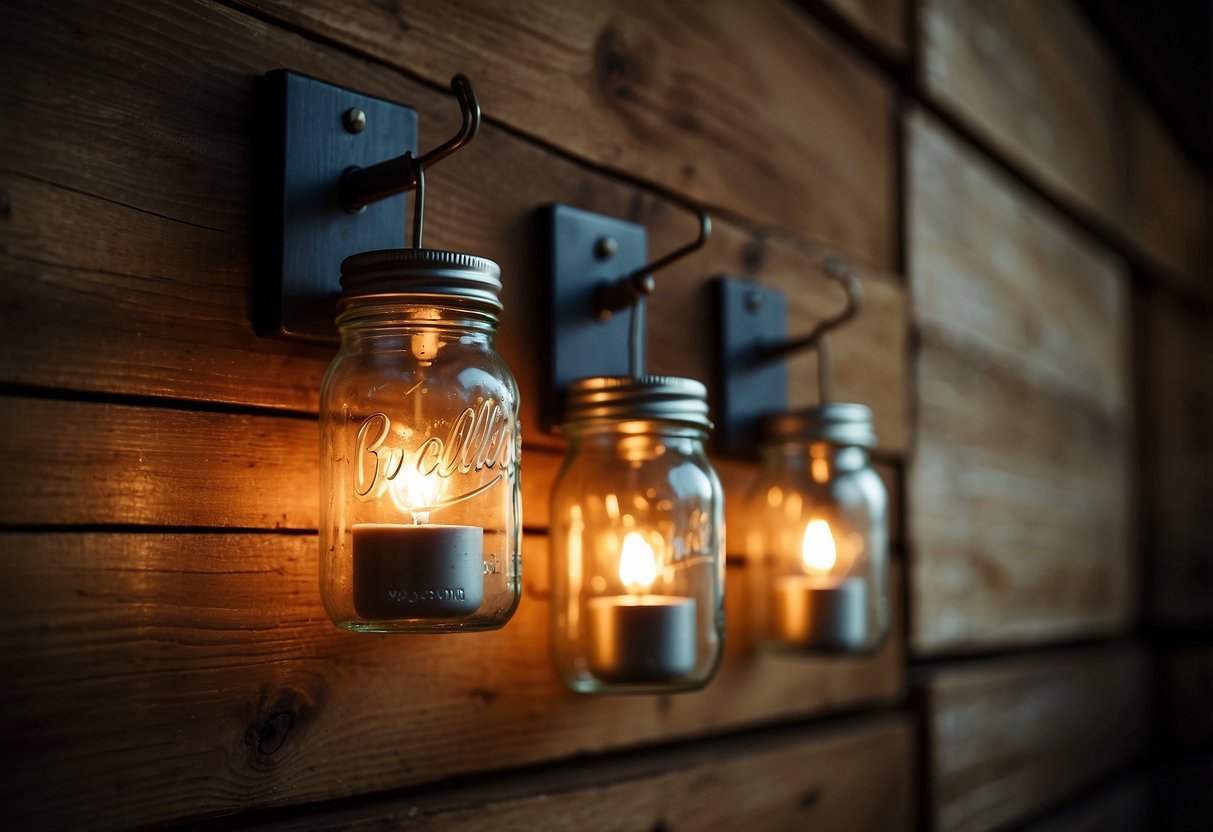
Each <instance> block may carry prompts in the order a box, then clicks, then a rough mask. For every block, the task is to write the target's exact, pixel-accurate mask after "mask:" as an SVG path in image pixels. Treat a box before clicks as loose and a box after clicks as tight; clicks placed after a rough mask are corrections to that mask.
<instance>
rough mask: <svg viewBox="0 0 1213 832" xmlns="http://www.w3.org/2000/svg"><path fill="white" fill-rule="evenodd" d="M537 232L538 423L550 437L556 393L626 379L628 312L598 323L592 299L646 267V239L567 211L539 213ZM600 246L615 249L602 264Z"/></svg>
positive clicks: (558, 404) (628, 228)
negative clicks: (542, 293)
mask: <svg viewBox="0 0 1213 832" xmlns="http://www.w3.org/2000/svg"><path fill="white" fill-rule="evenodd" d="M541 226H542V228H543V231H544V233H545V234H546V241H545V243H546V244H545V253H546V255H547V272H548V307H547V316H546V317H547V330H548V367H547V372H546V373H545V374H544V378H545V384H544V385H543V389H542V402H541V407H540V419H541V421H542V422H543V426H544V429H545V430H549V431H550V430H553V429H554V428H555V427H556V426H557V425H559V423H560V413H561V408H562V406H563V394H564V390H565V388H567V387H568V386H569V384H570V383H571V382H573V381H575V380H576V379H579V378H586V377H587V376H625V375H627V374H628V372H629V369H630V367H629V364H628V331H629V327H630V325H631V321H632V311H631V309H624V310H621V311H619V312H616V313H614V314H613V315H611V317H610V318H609V319H607V320H603V319H602V318H601V317H599V315H598V310H597V305H596V299H597V296H598V293H599V291H600V290H601V289H602V287H603V286H605V285H608V284H609V283H610V282H611V281H613V280H617V279H619V278H621V277H623V276H625V275H627V274H628V273H629V272H631V271H632V270H633V269H638V268H640V267H641V266H643V265H644V264H645V263H646V262H647V254H648V233H647V231H646V230H645V228H644V226H642V225H637V224H635V223H630V222H625V221H624V220H618V219H615V218H614V217H606V216H603V215H602V214H595V213H592V212H590V211H583V210H581V209H580V208H573V207H572V206H569V205H547V206H544V208H543V209H542V215H541ZM604 238H609V239H612V240H614V241H615V243H616V247H615V250H614V253H613V254H611V255H610V256H603V252H602V251H601V250H600V247H599V240H601V239H604Z"/></svg>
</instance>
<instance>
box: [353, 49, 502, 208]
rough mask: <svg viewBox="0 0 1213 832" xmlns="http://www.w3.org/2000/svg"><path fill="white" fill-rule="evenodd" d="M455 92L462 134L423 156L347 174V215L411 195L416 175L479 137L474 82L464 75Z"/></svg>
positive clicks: (456, 80)
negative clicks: (376, 203) (369, 206)
mask: <svg viewBox="0 0 1213 832" xmlns="http://www.w3.org/2000/svg"><path fill="white" fill-rule="evenodd" d="M451 91H452V92H454V93H455V96H456V97H457V98H458V99H459V110H460V112H461V113H462V114H463V124H462V125H461V126H460V128H459V132H458V133H456V134H455V135H454V136H453V137H451V138H450V139H448V140H447V141H445V142H443V143H442V144H440V145H438V147H436V148H434V149H433V150H431V151H430V152H429V153H426V154H424V155H422V156H413V154H412V153H405V154H404V155H403V156H397V157H395V158H393V159H388V160H387V161H385V162H380V163H379V164H377V165H371V166H370V167H369V168H358V167H353V168H350V169H349V170H347V171H346V172H345V175H344V176H342V177H341V204H342V205H343V206H345V209H346V210H347V211H352V212H354V213H357V212H359V211H361V210H362V209H363V208H365V207H366V206H367V205H369V204H371V203H372V202H375V201H377V200H380V199H384V198H386V197H389V196H394V195H395V194H398V193H403V192H404V191H411V190H412V189H413V188H415V187H417V183H418V179H419V177H418V176H417V175H416V171H418V170H424V169H425V168H427V167H429V166H430V165H432V164H434V163H435V162H438V161H441V160H442V159H445V158H446V157H447V156H450V155H451V154H452V153H454V152H455V151H456V150H458V149H459V148H461V147H463V146H464V145H465V144H467V143H468V142H470V141H471V140H472V139H473V138H475V137H476V133H477V131H479V130H480V101H479V100H478V99H477V98H476V91H475V90H474V89H473V88H472V82H471V81H470V80H469V79H468V77H467V76H466V75H464V74H463V73H460V74H458V75H456V76H455V77H454V78H452V79H451Z"/></svg>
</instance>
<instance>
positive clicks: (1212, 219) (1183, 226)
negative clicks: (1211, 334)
mask: <svg viewBox="0 0 1213 832" xmlns="http://www.w3.org/2000/svg"><path fill="white" fill-rule="evenodd" d="M1124 95H1125V107H1126V116H1125V120H1126V126H1125V129H1124V136H1125V145H1126V148H1125V159H1126V160H1127V161H1126V163H1125V169H1126V172H1127V174H1128V177H1129V183H1128V188H1129V193H1128V198H1127V200H1126V203H1125V210H1124V211H1123V212H1122V214H1121V217H1120V219H1119V222H1118V229H1119V230H1120V232H1121V233H1122V234H1124V235H1125V236H1127V237H1128V238H1129V239H1131V240H1133V241H1134V242H1135V243H1136V244H1137V245H1139V246H1140V247H1142V248H1143V249H1145V251H1146V253H1147V254H1148V255H1149V256H1150V257H1152V258H1153V260H1154V261H1156V262H1157V263H1158V264H1159V268H1157V274H1156V275H1154V276H1155V277H1156V278H1163V279H1165V280H1166V281H1168V282H1170V283H1171V284H1172V285H1174V286H1176V287H1177V288H1180V289H1182V290H1184V291H1185V292H1186V293H1187V294H1188V295H1189V296H1194V297H1198V298H1201V299H1203V300H1204V301H1205V302H1206V305H1207V302H1208V301H1210V300H1213V234H1211V233H1210V229H1213V173H1211V172H1210V171H1209V170H1207V169H1202V168H1201V167H1200V166H1198V165H1197V164H1195V163H1194V162H1193V161H1192V160H1191V159H1190V158H1189V157H1188V156H1187V155H1186V154H1185V153H1184V152H1183V151H1182V150H1181V149H1180V148H1179V147H1178V146H1177V145H1176V144H1175V139H1174V138H1173V137H1172V135H1171V134H1170V132H1168V130H1167V128H1166V127H1165V126H1164V125H1163V123H1162V122H1161V121H1160V120H1159V118H1158V115H1157V114H1156V112H1155V111H1154V109H1153V108H1151V107H1150V105H1149V104H1147V103H1146V102H1145V101H1144V100H1143V99H1142V97H1141V96H1140V95H1139V94H1138V93H1137V91H1136V90H1135V89H1126V90H1125V91H1124Z"/></svg>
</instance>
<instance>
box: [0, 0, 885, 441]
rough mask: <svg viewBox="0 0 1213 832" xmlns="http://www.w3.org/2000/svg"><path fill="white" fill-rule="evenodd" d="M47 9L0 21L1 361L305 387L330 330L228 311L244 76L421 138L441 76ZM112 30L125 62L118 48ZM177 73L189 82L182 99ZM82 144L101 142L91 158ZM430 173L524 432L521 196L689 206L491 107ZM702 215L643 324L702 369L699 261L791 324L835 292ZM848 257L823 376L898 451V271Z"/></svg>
mask: <svg viewBox="0 0 1213 832" xmlns="http://www.w3.org/2000/svg"><path fill="white" fill-rule="evenodd" d="M56 15H57V17H56V21H55V23H54V24H53V25H52V26H51V27H50V28H49V29H46V12H45V9H44V8H43V7H39V6H36V5H35V4H24V5H20V4H18V5H16V6H14V7H13V8H11V9H10V13H9V15H8V18H9V20H8V21H7V25H6V27H5V30H4V32H3V33H0V38H3V39H4V42H3V43H0V46H3V49H4V51H5V53H6V54H10V55H13V56H14V57H15V58H16V59H18V60H20V61H21V62H23V64H25V65H28V66H31V67H36V68H37V71H32V72H29V73H25V74H22V75H21V77H20V79H19V80H20V83H16V84H14V85H12V86H6V87H5V89H4V90H0V103H2V104H3V105H4V106H5V108H6V112H8V113H9V114H10V116H11V117H10V118H9V119H6V120H5V121H4V123H3V125H0V130H3V132H2V133H0V139H2V140H3V142H4V144H5V146H6V149H7V150H6V159H5V163H4V166H3V170H2V171H0V187H3V188H4V189H5V190H6V191H8V192H9V194H10V201H11V204H12V209H11V213H10V215H9V216H8V217H6V218H5V219H4V220H3V223H0V272H2V273H3V275H4V279H5V280H4V287H5V288H4V291H3V295H2V302H0V321H2V323H3V326H0V346H2V347H3V349H4V354H5V356H6V358H5V360H4V361H3V363H2V364H0V368H2V374H0V379H2V380H4V381H8V382H11V383H18V384H37V385H45V386H53V387H67V388H73V389H83V390H97V391H105V392H124V393H138V394H151V395H163V396H173V397H177V398H190V399H206V400H217V401H225V402H239V403H247V404H256V405H265V406H270V407H283V408H289V409H292V410H299V411H314V409H315V407H316V397H317V395H318V390H319V381H320V378H321V376H322V374H323V372H324V368H325V366H326V365H327V361H328V358H329V355H330V352H331V351H330V350H326V349H323V348H317V347H308V346H301V345H290V344H283V343H278V342H273V341H267V340H263V339H257V338H255V337H254V336H253V335H252V331H251V326H250V324H249V315H248V311H247V297H248V285H249V281H250V279H251V277H250V273H249V263H248V237H247V230H246V229H247V226H248V222H249V221H248V214H247V203H246V200H247V189H248V184H249V173H250V172H249V167H248V165H249V163H248V156H249V149H248V138H247V135H248V119H249V114H248V111H249V106H250V86H251V84H250V82H251V78H252V77H253V76H256V75H258V74H260V73H262V72H264V71H266V70H268V69H272V68H275V67H278V66H284V65H285V66H291V67H293V68H295V69H297V70H300V71H303V72H310V73H313V74H316V75H320V76H323V77H325V78H327V79H330V80H333V81H334V82H337V83H345V84H348V85H351V86H355V87H359V88H363V89H369V90H371V91H372V92H374V93H376V94H379V95H382V96H385V97H389V98H394V99H397V100H402V101H407V102H409V103H411V104H413V105H415V106H416V107H417V108H418V109H419V111H420V113H421V120H422V124H423V128H422V129H423V141H425V140H426V139H425V137H426V136H428V135H430V134H429V133H427V132H426V131H430V130H433V131H435V132H437V133H440V134H445V133H446V132H447V131H448V130H450V129H452V118H453V116H454V113H455V108H454V106H453V102H452V100H451V97H450V96H449V95H443V94H440V93H436V92H434V91H433V90H432V89H431V88H430V87H428V86H425V85H423V84H419V83H417V82H415V81H412V80H409V79H407V78H405V77H404V76H403V75H401V74H399V73H395V72H392V71H390V70H388V69H385V68H383V67H381V66H376V65H371V64H369V63H367V62H365V61H360V60H358V59H356V58H353V57H351V56H349V55H347V54H343V53H341V52H338V51H336V50H334V49H330V48H327V47H323V46H319V45H317V44H315V43H312V42H309V41H307V40H305V39H303V38H301V37H298V36H296V35H292V34H288V33H286V32H283V31H281V30H275V29H272V28H270V27H268V26H266V25H265V24H263V23H261V22H259V21H257V20H255V19H253V18H250V17H248V16H246V15H243V14H239V13H236V12H232V11H230V10H228V9H225V8H222V7H217V6H214V5H209V4H206V3H201V2H193V3H186V4H184V5H182V4H169V3H151V4H131V5H128V6H123V5H122V4H117V5H111V6H105V7H97V6H95V5H93V4H84V3H69V4H65V5H64V6H63V7H62V8H59V9H57V10H56ZM149 32H154V35H150V34H149ZM133 53H138V54H140V56H141V64H140V67H141V68H135V67H133V66H130V65H129V62H127V56H129V55H130V54H133ZM182 89H190V90H192V91H193V93H192V97H191V98H190V99H189V100H188V101H186V100H185V99H183V98H182V97H181V95H180V91H181V90H182ZM484 98H485V101H486V103H487V102H488V101H489V100H490V99H489V97H488V94H487V93H486V94H485V96H484ZM136 101H137V102H139V104H138V108H137V110H136V111H134V112H132V103H131V102H136ZM33 137H37V138H36V140H35V139H34V138H33ZM102 144H103V145H104V146H105V147H106V152H105V154H104V158H103V159H102V158H92V157H91V156H90V154H92V156H96V155H97V151H96V148H97V147H99V146H101V145H102ZM429 181H430V186H431V196H430V199H429V200H427V240H428V241H429V242H430V243H431V244H432V245H434V246H436V247H448V248H455V249H458V250H470V251H474V252H477V253H480V254H484V255H487V256H489V257H492V258H493V259H496V260H498V261H499V262H500V263H501V265H502V269H503V273H504V274H505V285H506V288H505V292H504V297H503V299H504V301H505V304H506V310H507V311H506V313H505V317H504V321H503V328H502V333H501V337H500V339H499V346H500V350H501V352H502V354H503V355H504V356H505V357H506V359H507V361H509V362H510V364H511V366H512V367H513V369H514V370H515V373H516V374H517V375H518V377H519V382H520V384H521V387H522V390H523V402H524V422H525V427H524V430H525V434H526V435H527V437H528V439H530V440H531V441H532V442H535V441H541V440H542V436H541V434H540V433H539V431H538V429H537V427H536V425H537V420H536V417H535V413H534V409H533V407H534V405H533V403H534V401H535V400H536V395H535V394H536V391H537V389H538V378H537V375H536V374H537V372H538V367H537V365H536V362H535V361H534V355H535V349H536V344H535V338H534V333H536V332H539V331H540V311H539V304H538V303H536V302H535V298H536V297H537V296H538V292H539V291H540V290H539V289H538V287H539V285H540V284H541V279H542V274H541V271H540V268H541V266H540V258H539V257H538V256H537V254H538V252H537V250H536V249H537V246H536V239H537V232H538V229H537V227H536V222H535V209H536V208H537V207H538V206H539V205H542V204H545V203H548V202H552V201H565V202H569V203H572V204H576V205H579V206H582V207H586V208H590V209H592V210H597V211H601V212H604V213H608V214H612V215H615V216H621V217H626V218H629V219H632V220H634V221H637V222H642V223H645V224H646V225H647V226H648V227H649V228H650V239H651V243H650V245H651V249H652V250H653V251H654V252H656V251H659V250H664V249H668V248H673V247H675V246H677V245H679V244H681V243H682V242H684V241H685V240H686V239H687V237H689V236H690V234H691V232H693V225H694V223H693V220H692V218H691V217H690V216H689V215H687V214H686V213H685V212H683V211H681V210H678V209H675V208H674V207H672V206H671V204H670V203H668V202H665V201H662V200H660V199H657V198H654V197H653V196H652V195H651V194H648V193H646V192H643V191H640V190H637V189H636V188H633V187H631V186H628V185H624V184H621V183H619V182H618V181H615V180H613V179H611V178H609V177H607V176H604V175H601V174H598V173H594V172H591V171H589V170H587V169H586V168H584V167H581V166H579V165H577V164H576V163H574V162H572V161H569V160H568V159H566V158H564V157H561V156H556V155H553V154H552V153H550V152H547V151H545V150H543V149H541V148H539V147H537V146H536V145H534V144H532V143H530V142H528V141H525V140H522V139H519V138H518V137H517V136H516V135H513V134H511V133H510V132H507V131H505V130H501V129H498V128H495V127H493V126H492V125H485V127H484V128H483V129H482V130H481V133H480V135H479V136H478V137H477V138H476V140H475V141H474V142H473V143H472V144H471V145H469V146H468V148H467V149H466V150H463V151H461V152H460V154H459V158H458V161H457V162H448V163H444V165H443V166H439V167H436V168H435V169H434V172H433V174H432V175H431V176H430V178H429ZM485 182H493V183H494V186H493V187H492V188H491V189H486V188H485V187H484V183H485ZM716 228H717V231H716V233H715V234H714V235H713V237H712V240H711V242H710V243H709V247H708V248H707V249H706V250H705V251H704V252H701V253H700V254H698V255H697V256H695V257H694V258H691V259H689V260H687V261H684V263H682V264H680V266H679V267H677V268H675V269H673V270H671V271H670V272H669V273H668V274H667V275H665V276H664V277H663V279H662V282H661V288H660V290H659V291H658V292H657V293H656V295H655V296H654V298H653V300H652V305H651V311H652V314H651V318H650V319H651V320H653V321H661V320H671V321H678V322H679V326H677V327H656V326H654V327H653V328H652V330H651V332H650V365H651V367H652V369H653V370H654V371H656V372H677V373H680V374H686V375H695V376H699V377H702V378H706V377H708V375H709V370H710V368H709V358H708V356H710V354H711V349H710V348H709V347H710V345H709V344H708V343H707V341H706V338H704V337H703V335H704V334H705V333H707V332H710V320H711V308H710V303H709V297H710V293H709V291H708V289H707V286H706V285H705V284H706V281H707V279H708V278H709V277H711V276H714V275H715V274H716V273H717V272H720V271H729V272H736V273H746V274H751V275H753V276H755V277H757V278H758V279H760V280H763V281H769V282H770V283H772V284H774V285H778V286H780V287H781V288H783V289H785V290H786V291H789V292H790V293H791V294H792V295H793V296H794V298H795V299H794V301H793V312H792V320H791V322H790V323H791V326H792V328H793V329H794V330H799V329H807V328H808V327H809V326H810V325H811V323H812V322H813V321H814V320H816V319H820V318H821V317H822V316H824V315H827V314H830V313H831V312H832V311H833V310H834V309H835V308H836V307H837V305H838V304H840V303H841V298H840V297H838V295H837V292H836V287H834V286H833V284H832V283H831V282H830V281H828V280H825V279H822V278H821V276H820V264H821V261H822V259H823V257H824V256H825V255H826V254H827V251H826V249H824V248H823V247H821V246H819V245H816V244H813V243H809V242H806V241H805V240H804V239H803V238H797V237H793V236H789V235H787V234H782V233H776V232H757V233H753V232H749V231H746V230H743V229H742V228H741V227H739V226H737V225H733V224H730V223H728V222H718V223H717V224H716ZM136 240H137V241H139V242H138V245H132V244H131V241H136ZM861 271H862V273H863V275H862V276H863V279H864V282H865V288H866V290H867V297H868V301H867V307H866V308H867V312H866V314H865V315H864V316H863V318H861V319H860V321H859V322H857V323H856V325H855V326H853V327H850V328H848V329H847V330H846V331H845V332H843V333H840V334H839V336H838V337H837V338H836V339H835V341H836V343H837V346H836V349H835V353H836V356H837V364H838V378H839V383H838V386H839V388H840V389H839V391H838V395H839V396H843V397H846V398H853V399H855V400H858V401H864V402H868V403H870V404H872V405H873V406H874V408H875V410H876V414H877V415H876V427H877V431H878V432H879V434H880V437H881V442H882V448H884V449H886V450H891V451H898V450H900V449H902V448H904V447H905V444H906V438H907V427H906V402H905V399H906V396H905V386H904V384H905V372H904V349H905V337H904V332H905V305H904V298H903V290H902V287H901V285H900V282H899V281H898V280H897V279H896V278H894V277H892V276H890V275H887V274H884V273H881V272H878V271H873V270H871V269H862V270H861ZM807 362H808V359H804V363H799V364H796V365H793V366H794V369H795V372H794V375H793V398H794V402H796V403H807V402H808V401H810V400H811V397H812V389H813V378H812V376H811V375H810V374H809V373H807V372H804V371H803V370H801V369H800V368H802V367H806V366H808V364H807ZM549 441H550V442H551V444H557V443H555V442H554V440H549Z"/></svg>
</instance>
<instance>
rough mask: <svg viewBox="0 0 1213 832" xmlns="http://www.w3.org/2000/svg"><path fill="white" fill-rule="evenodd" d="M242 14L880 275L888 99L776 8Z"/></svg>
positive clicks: (593, 0)
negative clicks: (461, 82)
mask: <svg viewBox="0 0 1213 832" xmlns="http://www.w3.org/2000/svg"><path fill="white" fill-rule="evenodd" d="M248 5H250V6H253V7H255V8H257V9H258V10H260V11H262V12H264V13H267V14H270V15H273V16H274V17H275V18H278V19H280V20H284V21H287V22H289V23H290V24H292V25H294V26H300V27H303V28H306V29H309V30H311V31H314V32H318V33H321V34H322V35H323V36H324V37H325V38H336V39H339V40H341V41H342V42H344V43H346V44H348V45H350V46H352V47H354V48H355V49H358V50H360V51H363V52H366V53H367V54H370V55H374V56H375V57H377V58H380V59H382V60H385V61H388V62H390V63H392V64H394V65H396V66H398V67H401V68H403V69H406V70H408V71H409V72H411V73H415V74H417V75H420V76H421V77H424V78H426V79H427V80H429V81H430V82H431V83H434V84H439V85H442V86H445V85H446V84H448V83H449V81H450V78H451V76H453V75H454V74H455V73H456V72H465V73H467V74H468V75H469V76H470V77H471V78H472V79H473V81H474V82H475V83H476V87H477V90H478V92H479V94H480V96H481V101H482V103H483V104H484V106H485V113H486V115H487V116H488V117H489V118H491V119H493V120H494V121H498V122H500V123H503V124H507V125H509V126H510V127H511V128H512V129H514V130H517V131H520V132H522V133H525V134H527V135H531V136H535V137H536V138H538V139H540V140H542V141H544V142H546V143H549V144H551V145H553V146H555V147H559V148H561V149H563V150H565V151H567V152H569V153H572V154H575V155H576V156H578V157H580V158H584V159H586V160H588V161H591V162H593V163H595V164H598V165H604V166H607V167H609V168H612V169H616V170H624V171H626V172H627V173H629V174H630V175H634V176H639V177H641V178H643V179H645V180H646V181H649V182H653V183H655V184H659V185H661V186H663V187H666V188H669V189H672V190H674V191H678V192H680V193H682V194H684V195H686V196H689V197H691V198H694V199H697V200H701V201H703V202H705V203H706V204H708V205H713V206H718V207H720V208H722V209H727V210H729V211H735V212H739V213H741V214H744V215H746V216H748V217H750V218H751V219H753V220H756V221H759V222H762V223H766V224H771V225H775V226H778V227H781V228H786V229H790V230H793V231H797V232H801V233H804V234H806V235H808V236H810V237H813V238H816V239H820V240H822V241H824V242H827V243H829V244H831V245H836V246H839V247H840V248H842V249H844V250H846V251H848V252H850V253H851V254H852V255H853V256H856V257H858V258H860V259H863V260H865V261H867V262H869V263H872V264H875V265H878V266H883V267H885V268H889V267H891V266H892V265H893V263H894V262H895V261H894V257H895V254H894V250H895V246H894V232H895V218H894V213H893V206H894V199H893V171H894V166H893V161H894V160H893V154H894V152H895V151H894V146H893V126H894V122H893V119H894V117H895V116H894V112H895V109H894V108H895V99H894V92H893V88H892V85H891V84H890V83H889V82H887V81H886V80H885V79H883V78H882V77H881V76H880V75H879V73H877V72H876V71H875V70H874V69H870V68H868V67H865V66H864V65H863V63H862V62H861V61H860V60H858V59H856V58H855V57H854V56H852V55H851V54H849V53H848V52H847V51H846V50H845V49H843V48H842V47H840V46H838V45H836V44H834V43H832V42H831V41H830V40H829V39H828V38H827V37H826V36H825V35H824V33H823V32H822V31H821V30H820V29H819V28H818V27H817V26H816V25H815V24H814V23H813V21H812V20H811V19H810V18H809V17H808V16H806V15H803V14H801V13H800V11H799V10H797V9H795V8H792V7H791V6H790V5H789V4H787V3H782V2H778V1H777V0H758V1H757V2H750V3H746V4H744V5H739V4H737V3H733V2H729V0H710V1H709V2H699V3H692V2H680V3H665V4H655V3H648V2H644V0H610V2H602V0H575V1H574V2H563V1H562V0H526V2H516V3H511V4H509V5H506V6H502V5H499V4H496V3H491V2H484V1H483V0H465V2H460V3H441V4H427V3H421V4H410V5H408V6H407V7H403V6H400V5H398V4H397V5H392V4H383V3H374V2H369V0H364V1H363V2H356V3H346V2H341V1H340V0H328V2H320V3H318V2H307V3H304V2H297V1H296V0H248ZM755 44H762V48H761V49H756V48H754V45H755ZM796 79H805V80H806V81H808V82H806V83H800V82H798V81H797V80H796ZM422 123H423V127H422V135H423V137H424V136H425V135H426V132H425V131H426V128H425V126H424V120H423V122H422ZM423 144H424V141H423Z"/></svg>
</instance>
